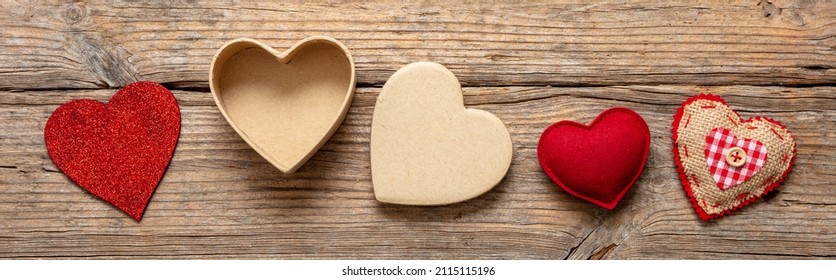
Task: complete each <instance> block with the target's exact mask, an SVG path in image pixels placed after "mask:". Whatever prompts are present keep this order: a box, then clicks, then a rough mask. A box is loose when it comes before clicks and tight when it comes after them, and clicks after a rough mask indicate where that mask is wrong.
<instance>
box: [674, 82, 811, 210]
mask: <svg viewBox="0 0 836 280" xmlns="http://www.w3.org/2000/svg"><path fill="white" fill-rule="evenodd" d="M672 130H673V144H674V145H673V153H674V159H675V161H676V164H677V166H678V170H679V178H680V179H681V181H682V186H683V187H684V189H685V192H686V193H687V194H688V196H689V197H690V198H691V202H692V204H693V205H694V209H696V211H697V214H699V216H700V218H701V219H703V220H708V219H712V218H718V217H721V216H723V215H725V214H727V213H729V212H731V211H734V210H737V209H740V208H742V207H743V206H746V205H748V204H749V203H751V202H753V201H755V200H756V199H758V198H759V197H762V196H763V195H765V194H767V193H769V192H770V191H772V190H773V189H775V188H776V187H778V185H779V184H780V183H781V182H782V181H783V180H784V178H786V176H787V174H789V172H790V170H791V169H792V164H793V160H794V159H795V154H796V151H795V141H794V138H793V136H792V134H790V132H789V130H787V129H786V127H784V125H782V124H781V123H780V122H777V121H775V120H772V119H769V118H764V117H754V118H750V119H748V120H742V119H741V118H740V116H739V115H738V114H737V113H736V112H735V111H734V110H732V109H731V108H730V107H729V106H728V105H727V104H726V102H725V101H724V100H723V99H722V98H720V97H719V96H715V95H711V94H701V95H698V96H695V97H692V98H690V99H688V100H687V101H685V102H684V103H682V106H681V107H680V108H679V109H678V110H677V112H676V115H675V116H674V121H673V128H672ZM724 130H726V131H727V133H726V134H724V137H728V139H729V141H730V142H732V143H731V144H729V145H720V146H722V148H720V150H717V151H713V152H712V151H711V149H712V148H715V149H716V148H717V147H712V145H713V144H717V143H716V142H712V140H713V139H711V137H716V135H714V133H716V132H717V131H724ZM740 139H745V140H740ZM712 143H713V144H712ZM742 143H752V144H751V145H752V146H751V147H746V145H748V144H742ZM755 143H757V144H761V145H762V146H763V147H765V148H766V155H765V156H764V155H760V154H759V153H760V151H763V150H762V149H761V148H758V147H757V145H756V144H755ZM737 146H742V147H738V148H741V149H740V150H731V148H734V147H737ZM730 151H738V152H740V151H742V153H743V154H745V157H737V154H734V155H730V156H729V159H728V161H729V162H728V163H725V162H717V161H714V160H710V159H709V158H707V157H715V156H716V157H717V160H720V161H726V160H727V159H725V155H727V154H728V153H729V152H730ZM718 153H719V154H718ZM741 158H742V159H743V160H744V161H746V160H748V161H757V160H763V162H762V165H761V166H760V167H757V166H753V164H751V162H749V164H746V163H741V164H740V166H739V167H735V166H730V165H734V161H735V159H737V160H739V159H741ZM712 162H715V163H716V165H714V166H713V168H712V165H711V164H710V163H712ZM755 165H756V164H755ZM718 166H719V167H720V168H723V169H725V170H724V171H727V172H729V174H728V176H732V175H731V173H740V174H742V176H743V177H747V176H748V175H751V176H749V178H744V180H742V181H741V182H736V181H737V180H728V178H727V177H725V176H716V175H717V168H718ZM755 167H757V168H755ZM746 168H750V169H753V172H752V174H748V173H747V171H746V170H744V169H746ZM712 169H714V170H713V171H712ZM755 169H756V170H755ZM718 180H720V182H721V183H718ZM724 180H726V181H724ZM721 185H722V187H721Z"/></svg>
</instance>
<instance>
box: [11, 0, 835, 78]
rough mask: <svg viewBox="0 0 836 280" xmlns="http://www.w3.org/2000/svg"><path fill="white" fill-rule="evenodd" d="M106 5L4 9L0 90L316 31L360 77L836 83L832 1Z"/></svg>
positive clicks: (173, 63) (135, 73) (194, 57)
mask: <svg viewBox="0 0 836 280" xmlns="http://www.w3.org/2000/svg"><path fill="white" fill-rule="evenodd" d="M34 2H37V1H34ZM98 2H99V1H91V2H88V3H84V2H81V3H67V4H57V5H52V4H43V3H33V2H29V1H20V2H14V1H13V2H4V3H3V4H0V50H2V51H0V89H89V88H101V87H120V86H123V85H125V84H127V83H129V82H132V81H136V80H153V81H157V82H161V83H166V84H168V85H169V86H176V87H181V88H191V87H206V86H207V76H208V67H209V62H210V59H211V57H212V55H213V54H214V53H215V51H216V50H217V49H218V48H219V47H220V46H221V45H222V44H223V43H225V42H226V41H229V40H231V39H235V38H238V37H251V38H255V39H259V40H262V41H264V42H266V43H268V44H270V45H271V46H274V47H276V48H280V49H281V48H287V47H289V46H291V45H292V44H293V43H295V42H296V41H298V40H300V39H302V38H305V37H308V36H311V35H328V36H332V37H335V38H337V39H339V40H341V41H342V42H343V43H345V44H346V45H347V46H348V48H349V49H351V51H352V52H353V55H354V59H355V61H356V63H357V73H358V82H359V84H360V86H364V85H365V86H368V85H377V86H379V85H382V84H383V83H384V82H385V81H386V79H387V78H388V77H389V75H390V74H391V73H392V72H394V71H395V70H396V69H398V68H400V67H401V66H403V65H406V64H408V63H411V62H415V61H419V60H430V61H435V62H439V63H441V64H444V65H445V66H447V67H448V68H450V69H451V70H453V71H454V72H456V74H457V75H458V77H459V79H460V80H461V81H462V83H463V84H465V85H468V86H518V85H535V86H538V85H584V86H586V85H632V84H683V85H693V84H696V85H789V84H807V85H809V84H833V83H836V74H834V73H836V55H834V50H833V49H834V46H836V38H835V37H834V35H836V3H834V2H833V1H809V0H797V1H786V0H773V1H760V2H759V1H741V2H735V3H728V2H727V1H716V2H715V1H712V2H702V3H696V2H680V3H661V2H667V1H648V2H632V1H624V2H622V1H619V2H618V3H596V4H589V3H584V2H587V1H577V2H576V3H552V4H494V3H482V4H474V3H468V4H456V3H447V1H444V2H442V3H435V4H434V3H426V2H425V3H418V4H395V3H349V4H330V3H328V4H310V3H308V4H288V3H272V2H268V1H256V3H228V2H227V1H218V2H213V3H192V2H191V1H183V3H165V2H168V1H162V2H163V3H159V2H160V1H150V2H146V3H143V2H130V3H115V4H114V3H109V2H110V1H102V2H100V3H98ZM172 2H174V1H172ZM657 2H658V3H657Z"/></svg>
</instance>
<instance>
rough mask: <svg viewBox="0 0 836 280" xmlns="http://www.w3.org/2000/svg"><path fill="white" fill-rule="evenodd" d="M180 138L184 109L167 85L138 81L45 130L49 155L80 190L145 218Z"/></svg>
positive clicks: (69, 111) (65, 113) (57, 114)
mask: <svg viewBox="0 0 836 280" xmlns="http://www.w3.org/2000/svg"><path fill="white" fill-rule="evenodd" d="M179 136H180V108H179V106H178V105H177V100H176V99H174V96H173V95H172V94H171V92H170V91H168V90H167V89H166V88H164V87H163V86H161V85H159V84H157V83H153V82H137V83H133V84H130V85H127V86H125V88H123V89H122V90H120V91H119V92H117V93H116V94H115V95H113V97H112V98H111V99H110V101H108V103H107V104H103V103H100V102H98V101H96V100H89V99H81V100H73V101H70V102H67V103H66V104H64V105H61V106H60V107H58V109H55V111H54V112H52V115H50V116H49V120H47V122H46V127H45V128H44V142H46V149H47V152H48V153H49V157H50V158H51V159H52V161H53V162H55V165H56V166H57V167H58V168H59V169H61V171H62V172H64V174H66V175H67V177H69V178H70V179H71V180H73V181H74V182H76V184H78V185H79V186H80V187H82V188H84V189H85V190H87V191H89V192H90V193H92V194H93V195H95V196H97V197H99V198H101V199H102V200H104V201H107V202H108V203H110V204H113V206H116V208H119V209H120V210H122V211H124V212H125V213H127V214H128V215H130V216H131V217H132V218H134V219H136V220H137V221H138V220H141V219H142V215H143V213H145V208H146V206H147V205H148V201H149V200H150V199H151V195H153V194H154V191H155V190H156V189H157V185H158V184H159V182H160V179H161V178H162V176H163V174H165V170H166V168H168V163H169V161H171V156H172V155H173V154H174V147H175V146H176V145H177V139H178V137H179Z"/></svg>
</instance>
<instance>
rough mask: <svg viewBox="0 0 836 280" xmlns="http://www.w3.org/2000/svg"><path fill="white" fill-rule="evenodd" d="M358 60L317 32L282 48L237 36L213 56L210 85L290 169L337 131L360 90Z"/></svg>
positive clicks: (250, 140) (223, 106)
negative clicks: (357, 75)
mask: <svg viewBox="0 0 836 280" xmlns="http://www.w3.org/2000/svg"><path fill="white" fill-rule="evenodd" d="M354 84H355V74H354V61H353V60H352V58H351V55H350V54H349V52H348V49H346V47H345V46H343V45H342V44H341V43H340V42H338V41H336V40H334V39H332V38H327V37H310V38H307V39H305V40H302V41H301V42H299V43H297V44H296V45H294V46H293V47H291V48H290V49H289V50H287V51H286V52H283V53H279V52H277V51H276V50H274V49H273V48H271V47H269V46H267V45H265V44H263V43H261V42H258V41H256V40H252V39H246V38H241V39H236V40H233V41H231V42H229V43H227V44H226V45H224V46H223V47H221V49H220V50H218V53H217V54H215V57H214V58H213V59H212V66H211V69H210V74H209V87H210V88H211V91H212V96H213V97H214V99H215V103H216V104H217V105H218V108H219V109H220V111H221V113H222V114H223V116H224V118H226V120H227V122H229V124H230V125H231V126H232V128H233V129H235V131H236V132H238V135H240V136H241V138H243V139H244V141H246V142H247V144H249V145H250V146H251V147H253V149H254V150H255V151H256V152H258V154H260V155H261V156H262V157H264V158H265V159H267V161H269V162H270V163H271V164H273V165H274V166H276V168H278V169H279V170H281V171H282V172H285V173H293V172H295V171H296V170H297V169H298V168H299V167H301V166H302V164H304V163H305V162H306V161H308V159H310V157H311V156H313V154H314V153H316V151H317V150H319V148H321V147H322V145H324V144H325V142H326V141H327V140H328V138H330V137H331V135H333V134H334V132H335V131H337V128H338V127H339V126H340V124H341V123H342V121H343V119H345V115H346V113H348V107H349V106H350V105H351V99H352V97H353V96H354Z"/></svg>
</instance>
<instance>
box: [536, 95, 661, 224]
mask: <svg viewBox="0 0 836 280" xmlns="http://www.w3.org/2000/svg"><path fill="white" fill-rule="evenodd" d="M649 151H650V129H649V128H648V127H647V123H646V122H645V121H644V119H643V118H642V117H641V116H640V115H639V114H638V113H636V112H634V111H633V110H630V109H627V108H611V109H608V110H606V111H604V112H602V113H601V114H600V115H598V117H596V118H595V120H593V121H592V123H591V124H589V125H588V126H587V125H584V124H581V123H577V122H573V121H560V122H557V123H555V124H553V125H551V126H549V127H548V128H547V129H546V130H545V131H544V132H543V134H542V135H541V136H540V143H539V144H538V146H537V158H538V159H539V160H540V166H541V167H543V171H545V172H546V174H547V175H548V176H549V178H551V179H552V181H554V182H555V183H556V184H557V185H558V186H560V188H562V189H563V190H565V191H566V192H568V193H569V194H571V195H573V196H575V197H578V198H580V199H583V200H586V201H589V202H592V203H594V204H595V205H598V206H601V207H604V208H606V209H610V210H612V209H613V208H615V207H616V206H617V205H618V202H619V201H621V198H623V197H624V195H625V194H626V193H627V191H629V190H630V187H632V186H633V184H634V183H635V182H636V180H638V178H639V176H640V175H641V173H642V170H644V165H645V163H646V162H647V155H648V153H649Z"/></svg>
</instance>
